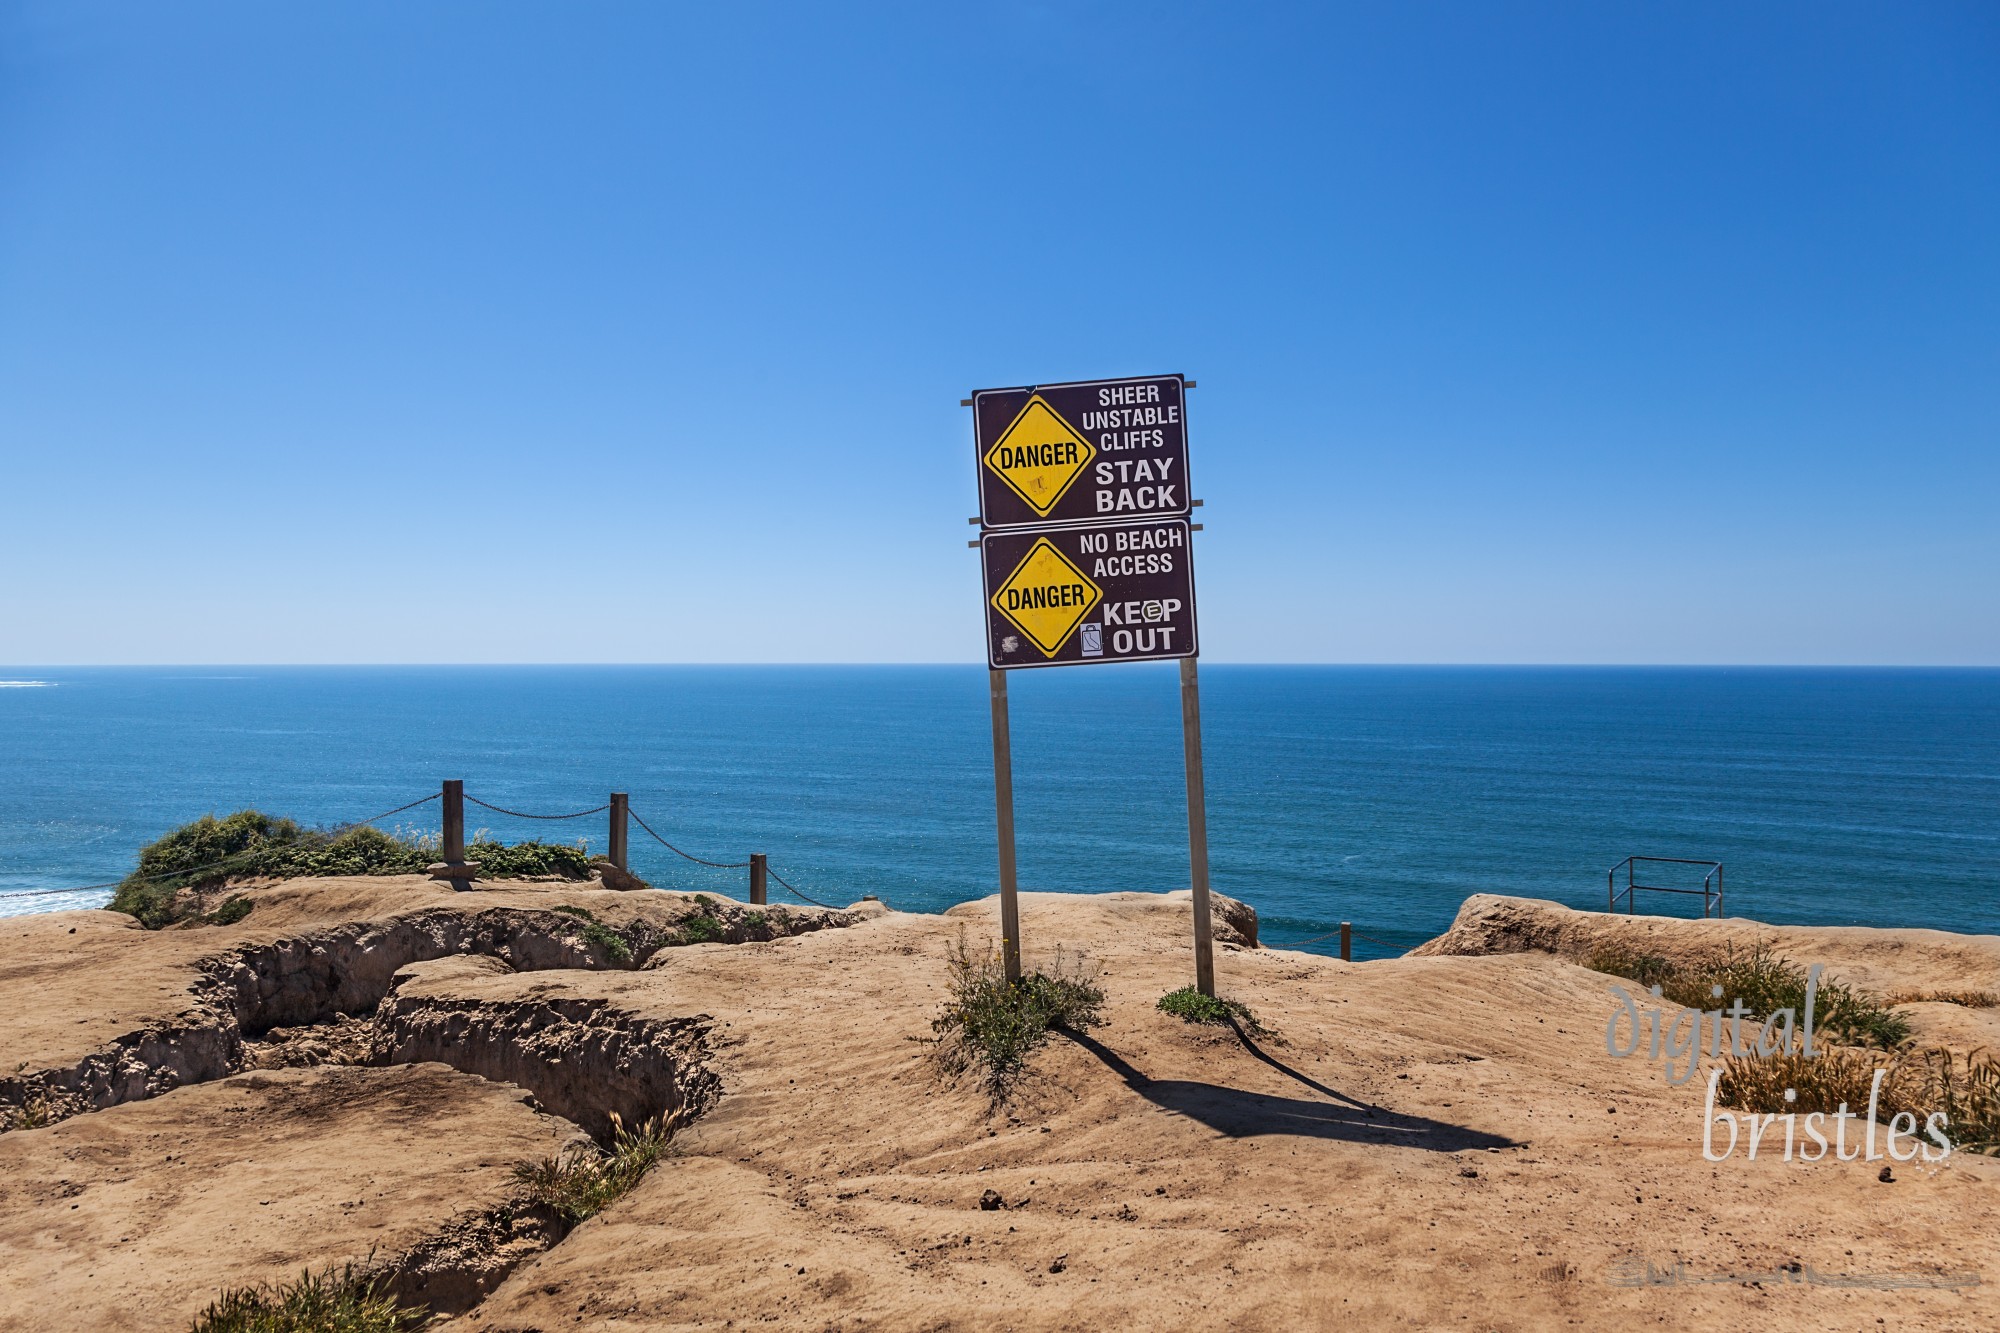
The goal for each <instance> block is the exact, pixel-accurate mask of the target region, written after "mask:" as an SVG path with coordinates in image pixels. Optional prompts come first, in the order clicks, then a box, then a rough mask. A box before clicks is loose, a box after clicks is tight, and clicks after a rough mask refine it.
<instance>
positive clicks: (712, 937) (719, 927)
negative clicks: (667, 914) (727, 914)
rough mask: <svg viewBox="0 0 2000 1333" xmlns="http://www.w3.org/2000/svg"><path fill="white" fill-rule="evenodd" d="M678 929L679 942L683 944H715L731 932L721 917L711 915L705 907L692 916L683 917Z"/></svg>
mask: <svg viewBox="0 0 2000 1333" xmlns="http://www.w3.org/2000/svg"><path fill="white" fill-rule="evenodd" d="M696 901H700V900H699V899H697V900H696ZM678 929H679V939H678V943H681V944H714V943H716V942H717V941H719V940H722V939H725V938H727V936H728V934H729V928H728V927H727V926H725V925H723V924H722V921H721V919H720V918H719V917H716V916H712V915H710V913H709V911H708V909H707V908H705V907H704V908H703V909H702V910H701V911H699V912H696V913H694V914H693V915H692V916H684V917H682V918H681V919H680V924H679V927H678Z"/></svg>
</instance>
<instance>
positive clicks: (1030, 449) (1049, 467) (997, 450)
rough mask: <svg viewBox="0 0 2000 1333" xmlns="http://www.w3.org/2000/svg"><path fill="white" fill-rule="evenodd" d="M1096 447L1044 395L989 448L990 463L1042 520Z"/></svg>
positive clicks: (1035, 398) (988, 459)
mask: <svg viewBox="0 0 2000 1333" xmlns="http://www.w3.org/2000/svg"><path fill="white" fill-rule="evenodd" d="M1095 457H1097V450H1095V449H1093V448H1091V447H1090V441H1088V440H1086V439H1084V438H1083V436H1081V435H1079V434H1077V433H1076V430H1075V429H1074V428H1073V427H1071V425H1070V424H1069V423H1068V422H1067V421H1064V420H1063V419H1062V415H1061V414H1060V413H1058V412H1057V411H1056V410H1055V409H1054V408H1053V407H1050V406H1049V405H1048V403H1046V402H1045V401H1043V399H1042V396H1041V395H1040V394H1036V395H1034V396H1033V397H1032V398H1030V399H1028V405H1027V406H1026V407H1024V408H1022V409H1021V414H1020V415H1019V416H1017V417H1015V418H1014V424H1013V425H1011V426H1009V427H1007V429H1006V430H1004V431H1002V432H1001V434H1000V439H999V442H998V443H996V444H995V445H994V446H993V447H992V448H991V449H988V450H987V451H986V466H988V467H990V468H992V469H993V471H994V472H995V473H996V474H997V475H998V476H999V478H1000V480H1002V481H1004V482H1006V483H1007V484H1008V485H1009V486H1011V487H1012V488H1013V489H1014V494H1016V495H1018V496H1020V497H1021V498H1022V499H1023V500H1026V501H1027V502H1028V505H1029V507H1030V508H1032V509H1033V510H1034V511H1035V512H1036V513H1037V514H1040V515H1041V516H1042V517H1043V518H1047V517H1048V516H1049V510H1051V509H1053V508H1055V505H1056V501H1058V500H1060V499H1062V497H1063V492H1064V491H1066V490H1068V489H1069V486H1070V483H1071V482H1073V481H1075V480H1076V479H1077V478H1078V477H1079V476H1081V475H1082V474H1083V470H1084V468H1086V467H1088V466H1089V465H1090V460H1091V459H1093V458H1095Z"/></svg>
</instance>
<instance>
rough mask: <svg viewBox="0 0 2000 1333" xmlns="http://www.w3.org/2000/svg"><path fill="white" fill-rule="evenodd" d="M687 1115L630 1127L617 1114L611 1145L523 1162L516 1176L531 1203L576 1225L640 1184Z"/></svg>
mask: <svg viewBox="0 0 2000 1333" xmlns="http://www.w3.org/2000/svg"><path fill="white" fill-rule="evenodd" d="M681 1119H682V1116H681V1112H680V1111H675V1112H674V1113H673V1114H671V1115H668V1116H664V1117H659V1118H656V1119H653V1120H648V1121H647V1122H646V1123H645V1124H643V1125H641V1126H639V1128H638V1129H637V1130H628V1129H626V1128H625V1124H624V1122H623V1121H622V1120H620V1119H619V1118H618V1116H617V1114H616V1113H615V1112H614V1113H613V1114H612V1117H611V1131H612V1132H611V1146H610V1147H609V1148H599V1147H597V1146H596V1145H594V1144H577V1145H575V1146H574V1147H571V1148H569V1149H567V1150H565V1151H564V1152H561V1153H558V1154H556V1155H555V1156H553V1157H544V1158H542V1160H540V1161H539V1162H520V1163H517V1164H516V1165H515V1167H514V1179H515V1181H516V1182H517V1183H518V1184H519V1185H520V1186H521V1187H522V1189H523V1190H524V1191H525V1192H526V1193H527V1196H528V1201H529V1202H530V1203H535V1204H540V1205H542V1206H543V1207H545V1208H548V1209H550V1210H551V1211H553V1212H554V1213H555V1214H556V1216H558V1217H560V1218H562V1219H563V1221H564V1222H566V1223H568V1224H569V1225H572V1226H574V1225H575V1224H576V1223H578V1222H581V1221H583V1219H584V1218H586V1217H590V1216H592V1215H594V1214H596V1213H599V1212H602V1211H603V1210H604V1209H605V1208H606V1207H608V1206H609V1205H610V1204H611V1203H613V1202H614V1201H615V1200H617V1199H619V1198H620V1197H622V1196H623V1195H625V1194H626V1193H628V1192H629V1191H630V1190H631V1188H632V1187H633V1186H634V1185H637V1184H638V1183H639V1180H640V1178H641V1177H643V1176H644V1175H645V1174H646V1172H648V1171H650V1170H652V1168H653V1164H654V1163H655V1162H657V1161H659V1160H660V1158H661V1157H663V1156H664V1155H665V1154H666V1151H667V1145H668V1144H669V1143H670V1142H672V1140H673V1137H674V1135H675V1134H676V1133H677V1132H679V1130H680V1127H681Z"/></svg>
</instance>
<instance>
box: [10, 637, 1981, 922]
mask: <svg viewBox="0 0 2000 1333" xmlns="http://www.w3.org/2000/svg"><path fill="white" fill-rule="evenodd" d="M0 678H9V679H12V680H34V681H44V682H49V683H48V684H46V685H42V686H35V687H17V686H10V687H0V892H8V891H17V890H23V889H45V888H49V887H55V886H64V885H73V884H87V883H92V882H96V881H103V880H111V879H116V878H117V877H118V876H120V875H122V874H124V873H125V872H126V871H127V870H129V869H130V868H131V865H132V860H133V855H134V853H135V852H136V850H137V849H138V847H139V846H140V845H141V844H142V843H144V842H146V841H148V840H150V839H152V838H154V837H157V836H158V835H159V834H161V833H163V832H165V831H166V830H167V829H169V828H172V827H173V826H174V825H176V824H179V823H181V822H183V821H185V820H187V819H190V818H193V817H195V816H197V815H201V814H203V813H207V812H211V811H213V812H217V813H225V812H227V811H230V810H234V809H238V808H241V807H244V806H255V807H258V808H260V809H263V810H266V811H269V812H272V813H282V814H288V815H291V816H293V817H295V818H298V819H300V820H301V821H303V822H308V823H315V824H337V823H341V822H344V821H347V820H351V819H357V818H361V817H363V816H366V815H370V814H373V813H375V812H376V811H378V810H383V809H386V808H388V807H390V806H393V805H397V804H400V803H401V802H403V801H407V800H410V799H412V798H414V797H417V796H421V795H423V794H424V793H425V792H426V791H434V790H436V785H437V782H438V780H439V779H441V778H446V777H463V778H464V779H465V780H466V784H467V790H468V792H470V793H472V794H474V795H477V796H480V797H483V798H485V799H486V800H489V801H492V802H494V803H495V804H498V805H505V806H511V807H513V808H515V809H523V810H531V811H563V810H576V809H582V808H585V807H588V806H593V805H597V804H600V803H602V802H603V801H604V800H605V794H606V793H607V792H610V791H612V790H627V791H630V792H631V794H632V807H633V809H634V810H635V811H636V812H638V813H639V814H640V815H641V816H642V817H643V818H645V819H646V820H647V822H649V823H650V824H652V825H653V827H654V828H656V829H658V830H659V831H660V832H661V833H662V834H664V835H665V836H667V837H668V838H670V839H673V840H675V841H677V842H678V843H680V845H681V846H683V847H685V848H687V849H688V850H690V851H693V852H696V853H698V854H700V855H703V856H707V857H710V858H712V859H715V860H725V861H733V860H738V859H741V857H742V856H743V855H744V854H746V853H748V852H752V851H763V852H766V853H768V854H769V856H770V858H771V864H772V866H773V868H774V869H776V870H778V871H779V873H781V874H783V875H784V876H786V877H787V878H788V879H790V880H791V881H792V882H793V883H794V884H797V885H798V886H799V887H800V888H801V889H804V890H805V891H806V892H807V893H810V894H813V895H814V896H817V897H825V898H828V899H830V900H837V901H841V902H845V901H849V900H851V899H853V898H855V897H858V896H859V895H860V894H862V893H864V892H872V893H875V894H878V895H879V896H881V897H883V898H885V899H887V900H888V901H889V902H890V903H891V904H892V905H894V906H897V907H905V908H912V909H935V908H941V907H944V906H947V905H949V904H951V903H954V902H959V901H962V900H964V899H967V898H972V897H977V896H980V895H983V894H986V893H989V892H992V891H993V887H994V884H995V870H994V845H993V805H992V767H991V762H992V760H991V748H990V736H989V731H988V715H987V706H986V677H985V672H984V671H983V670H981V669H978V668H961V667H495V668H465V667H438V668H400V667H399V668H388V667H383V668H275V669H274V668H268V667H255V668H200V669H194V668H187V669H180V668H176V669H163V668H145V669H141V668H130V669H109V668H101V669H100V668H91V669H71V668H41V669H31V668H12V669H4V670H0ZM1011 684H1012V692H1013V704H1014V747H1015V786H1016V792H1017V800H1018V810H1019V821H1020V829H1021V833H1020V863H1021V879H1022V884H1023V887H1025V888H1033V889H1063V890H1097V889H1161V888H1168V887H1175V886H1184V885H1185V884H1186V882H1187V865H1186V824H1185V806H1184V804H1183V802H1184V796H1183V788H1182V770H1181V748H1180V728H1179V718H1180V713H1179V692H1178V687H1177V681H1176V677H1175V674H1174V672H1173V670H1172V669H1171V668H1166V669H1161V668H1155V667H1108V668H1102V669H1098V670H1088V671H1082V670H1079V671H1037V672H1017V673H1015V674H1014V676H1013V677H1012V681H1011ZM1202 704H1203V710H1204V720H1205V732H1206V742H1207V765H1208V799H1209V816H1210V844H1211V848H1212V862H1213V874H1214V882H1215V885H1216V887H1217V888H1218V889H1219V890H1221V891H1223V892H1225V893H1229V894H1232V895H1234V896H1237V897H1241V898H1245V899H1248V900H1249V901H1250V902H1252V903H1254V904H1255V905H1256V906H1257V908H1258V910H1259V911H1260V912H1261V913H1262V915H1263V920H1264V931H1265V935H1266V938H1267V939H1269V940H1271V941H1273V942H1282V941H1285V940H1289V939H1297V938H1302V937H1305V936H1309V935H1314V934H1318V933H1320V932H1322V931H1327V930H1332V929H1334V927H1335V925H1336V924H1337V923H1338V922H1339V921H1340V920H1342V919H1348V920H1352V921H1353V922H1354V923H1355V929H1356V930H1357V931H1359V932H1361V933H1362V934H1363V935H1364V936H1367V937H1369V938H1368V940H1367V941H1364V942H1363V944H1362V945H1360V946H1359V947H1358V948H1357V950H1356V952H1357V954H1359V955H1360V956H1364V957H1367V956H1376V955H1379V954H1381V953H1383V952H1386V951H1387V950H1385V949H1384V948H1383V947H1382V945H1380V944H1377V943H1375V941H1384V942H1386V943H1387V944H1389V945H1392V946H1396V947H1407V946H1408V945H1411V944H1414V943H1416V942H1418V941H1419V940H1422V939H1424V938H1427V937H1429V936H1431V935H1433V934H1435V933H1437V932H1438V931H1441V930H1443V929H1444V928H1445V926H1446V925H1447V924H1448V923H1449V922H1450V920H1451V918H1452V914H1453V912H1454V911H1455V910H1456V908H1457V906H1458V904H1459V902H1460V901H1461V900H1462V899H1463V898H1464V897H1465V896H1466V895H1467V894H1470V893H1474V892H1478V891H1482V890H1484V891H1492V892H1500V893H1513V894H1525V895H1531V896H1535V897H1542V898H1553V899H1556V900H1558V901H1560V902H1566V903H1571V904H1574V905H1577V906H1585V907H1588V906H1601V905H1602V903H1603V901H1604V876H1605V870H1606V868H1607V867H1609V866H1610V865H1611V864H1612V863H1613V862H1615V861H1618V860H1619V859H1621V858H1623V857H1625V856H1626V855H1628V854H1631V853H1635V852H1637V853H1648V854H1654V855H1662V856H1685V857H1697V858H1705V859H1712V860H1719V861H1722V862H1724V863H1725V864H1726V866H1727V883H1728V889H1729V902H1728V907H1729V911H1730V914H1731V915H1742V916H1752V917H1757V918H1760V919H1763V920H1768V921H1782V922H1799V923H1822V924H1825V923H1859V924H1869V925H1885V926H1886V925H1898V926H1913V925H1921V926H1936V927H1940V928H1943V929H1948V930H1960V931H1980V932H2000V672H1996V671H1946V670H1938V671H1917V670H1879V671H1878V670H1789V669H1782V670H1781V669H1601V668H1450V667H1435V668H1426V667H1415V668H1412V667H1393V668H1389V667H1383V668H1377V667H1246V666H1237V667H1230V666H1210V667H1207V668H1205V669H1204V671H1203V674H1202ZM436 810H437V807H436V805H435V804H432V805H429V806H425V807H422V808H421V809H419V810H417V811H413V812H411V814H409V815H405V816H399V817H396V818H392V819H390V820H387V821H385V826H386V827H389V828H395V827H397V826H399V825H400V826H403V827H418V828H429V829H433V830H434V829H435V827H436V822H437V814H436ZM468 824H469V825H470V826H472V827H474V828H478V827H485V828H488V829H490V830H491V831H492V832H493V833H495V834H497V835H498V836H500V837H502V838H504V839H507V840H509V841H512V840H515V839H518V838H524V837H530V836H538V835H553V836H558V837H561V838H563V839H565V840H574V839H576V838H579V837H586V838H588V839H589V840H590V845H591V847H592V848H593V849H597V850H601V849H602V848H603V846H604V842H605V833H604V827H603V818H602V816H595V817H592V818H590V819H588V820H579V821H573V822H571V823H567V824H529V823H526V822H524V821H521V820H517V819H511V818H508V817H505V816H501V815H495V814H491V813H489V812H487V811H483V810H480V809H478V808H477V807H473V808H472V809H470V810H469V811H468ZM632 860H633V864H634V869H636V870H637V871H639V873H641V874H643V875H646V876H647V877H649V878H651V879H653V880H654V882H656V883H661V884H665V885H669V886H674V887H698V888H703V889H707V890H710V891H714V892H723V893H732V894H737V895H740V894H741V893H742V892H743V888H742V877H741V873H740V872H723V871H712V870H703V869H700V868H698V867H694V866H691V865H689V864H687V863H686V862H680V861H677V860H676V859H675V858H673V857H672V856H671V855H670V854H669V853H667V852H666V851H664V850H663V849H662V848H660V847H659V846H658V845H657V844H654V843H652V842H651V841H650V840H648V839H647V838H646V837H645V835H644V834H643V833H639V832H638V831H637V830H636V829H635V830H634V841H633V844H632ZM773 894H774V897H782V896H783V895H782V893H781V892H780V891H778V890H777V889H775V887H774V890H773ZM107 896H108V895H107V894H106V893H104V892H102V891H98V892H92V893H86V894H81V895H70V894H62V895H36V896H32V897H4V898H0V912H13V911H26V910H47V909H51V908H56V907H74V906H94V905H97V904H98V903H101V902H102V901H103V900H104V899H105V898H106V897H107ZM1689 903H1694V904H1696V906H1695V908H1694V910H1698V900H1689V899H1660V900H1656V902H1655V903H1654V904H1653V905H1652V907H1651V910H1668V911H1675V912H1686V911H1688V910H1690V909H1689V907H1688V906H1687V904H1689ZM1642 910H1646V909H1645V908H1642ZM1030 943H1031V944H1032V943H1033V941H1030ZM1320 947H1326V948H1330V947H1332V946H1331V945H1330V944H1329V945H1325V946H1320Z"/></svg>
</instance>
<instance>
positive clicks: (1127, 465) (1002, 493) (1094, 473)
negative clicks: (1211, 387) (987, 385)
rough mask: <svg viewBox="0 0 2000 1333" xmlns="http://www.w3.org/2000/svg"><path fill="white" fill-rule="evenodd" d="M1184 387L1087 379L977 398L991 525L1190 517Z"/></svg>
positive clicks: (975, 419) (975, 422)
mask: <svg viewBox="0 0 2000 1333" xmlns="http://www.w3.org/2000/svg"><path fill="white" fill-rule="evenodd" d="M1186 400H1187V382H1186V380H1185V378H1184V377H1182V376H1180V375H1147V376H1141V377H1139V378H1136V379H1122V380H1081V381H1078V382H1076V383H1073V384H1041V385H1030V386H1025V387H1021V388H1014V389H981V390H979V391H978V392H977V393H975V394H973V395H972V431H973V441H974V445H975V446H976V448H977V450H978V453H979V519H980V523H981V524H982V525H983V526H985V527H988V528H1006V527H1028V526H1037V527H1039V526H1048V525H1056V524H1067V523H1102V522H1105V521H1106V520H1110V519H1126V518H1167V517H1180V516H1184V515H1186V514H1187V513H1188V512H1189V508H1190V506H1189V503H1188V501H1189V492H1188V475H1187V470H1188V468H1187V454H1188V449H1187V401H1186Z"/></svg>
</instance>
